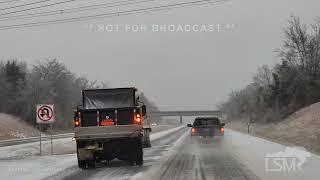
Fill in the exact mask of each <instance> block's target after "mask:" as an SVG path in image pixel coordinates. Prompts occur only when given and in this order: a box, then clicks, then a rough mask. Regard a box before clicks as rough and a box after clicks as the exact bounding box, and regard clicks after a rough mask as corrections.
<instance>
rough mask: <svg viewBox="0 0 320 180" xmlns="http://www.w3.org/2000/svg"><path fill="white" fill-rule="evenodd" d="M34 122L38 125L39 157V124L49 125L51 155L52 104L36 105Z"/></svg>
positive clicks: (53, 118) (53, 119) (53, 116)
mask: <svg viewBox="0 0 320 180" xmlns="http://www.w3.org/2000/svg"><path fill="white" fill-rule="evenodd" d="M36 121H37V123H38V124H39V132H40V135H39V138H40V139H39V141H40V148H39V149H40V156H41V154H42V152H41V149H42V147H41V146H42V144H41V124H50V126H51V133H50V134H51V135H50V136H51V138H50V139H51V154H53V146H52V133H53V132H52V123H54V121H55V114H54V105H53V104H38V105H37V111H36Z"/></svg>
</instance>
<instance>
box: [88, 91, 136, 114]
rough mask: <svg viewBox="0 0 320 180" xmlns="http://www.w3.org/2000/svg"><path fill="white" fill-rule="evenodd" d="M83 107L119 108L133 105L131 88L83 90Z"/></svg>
mask: <svg viewBox="0 0 320 180" xmlns="http://www.w3.org/2000/svg"><path fill="white" fill-rule="evenodd" d="M82 95H83V107H84V108H85V109H104V108H121V107H133V106H134V90H133V89H114V90H108V89H107V90H84V91H83V92H82Z"/></svg>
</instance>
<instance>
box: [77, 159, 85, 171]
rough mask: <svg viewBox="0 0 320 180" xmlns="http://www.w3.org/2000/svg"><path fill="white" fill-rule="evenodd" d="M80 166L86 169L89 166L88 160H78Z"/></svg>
mask: <svg viewBox="0 0 320 180" xmlns="http://www.w3.org/2000/svg"><path fill="white" fill-rule="evenodd" d="M78 167H79V168H81V169H86V168H87V164H86V161H83V160H82V161H81V160H78Z"/></svg>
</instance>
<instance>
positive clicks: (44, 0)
mask: <svg viewBox="0 0 320 180" xmlns="http://www.w3.org/2000/svg"><path fill="white" fill-rule="evenodd" d="M47 1H51V0H42V1H37V2H32V3H27V4H20V5H17V6H11V7H6V8H2V9H0V10H7V9H14V8H18V7H23V6H30V5H33V4H39V3H43V2H47Z"/></svg>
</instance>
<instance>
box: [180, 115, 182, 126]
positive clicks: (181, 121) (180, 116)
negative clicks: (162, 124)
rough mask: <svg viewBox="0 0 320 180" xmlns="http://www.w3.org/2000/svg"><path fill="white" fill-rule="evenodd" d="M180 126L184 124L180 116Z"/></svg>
mask: <svg viewBox="0 0 320 180" xmlns="http://www.w3.org/2000/svg"><path fill="white" fill-rule="evenodd" d="M180 124H182V116H180Z"/></svg>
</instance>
